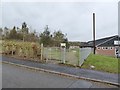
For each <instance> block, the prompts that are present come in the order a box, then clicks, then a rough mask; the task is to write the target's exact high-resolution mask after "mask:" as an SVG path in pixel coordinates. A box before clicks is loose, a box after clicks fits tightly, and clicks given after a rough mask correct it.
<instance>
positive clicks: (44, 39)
mask: <svg viewBox="0 0 120 90" xmlns="http://www.w3.org/2000/svg"><path fill="white" fill-rule="evenodd" d="M44 29H45V30H44V32H43V33H41V34H40V42H41V43H43V45H44V46H50V45H51V40H52V39H51V38H52V37H51V34H50V31H49V28H48V25H46V27H45V28H44Z"/></svg>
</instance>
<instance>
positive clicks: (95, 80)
mask: <svg viewBox="0 0 120 90" xmlns="http://www.w3.org/2000/svg"><path fill="white" fill-rule="evenodd" d="M2 63H3V64H11V65H15V66H19V67H24V68H27V69H32V70H36V71H43V72H47V73H52V74H57V75H62V76H66V77H72V78H76V79H82V80H88V81H94V82H100V83H106V84H110V85H115V86H118V87H120V84H119V83H114V82H109V81H105V80H99V79H93V78H86V77H82V76H77V75H71V74H67V73H61V72H57V71H52V70H47V69H42V68H36V67H30V66H26V65H21V64H15V63H11V62H7V61H2Z"/></svg>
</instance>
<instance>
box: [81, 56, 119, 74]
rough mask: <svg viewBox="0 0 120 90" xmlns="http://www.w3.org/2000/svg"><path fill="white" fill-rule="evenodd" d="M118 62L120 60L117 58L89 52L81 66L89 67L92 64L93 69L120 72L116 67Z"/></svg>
mask: <svg viewBox="0 0 120 90" xmlns="http://www.w3.org/2000/svg"><path fill="white" fill-rule="evenodd" d="M118 64H120V61H119V59H117V58H114V57H108V56H102V55H94V54H90V55H89V56H88V58H87V59H86V60H85V62H84V64H83V65H82V67H81V68H86V69H90V66H91V65H93V66H95V68H94V70H99V71H103V72H109V73H120V71H118V70H120V69H118V68H119V67H118Z"/></svg>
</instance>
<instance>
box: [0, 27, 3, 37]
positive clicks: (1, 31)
mask: <svg viewBox="0 0 120 90" xmlns="http://www.w3.org/2000/svg"><path fill="white" fill-rule="evenodd" d="M2 33H3V29H2V28H0V39H2Z"/></svg>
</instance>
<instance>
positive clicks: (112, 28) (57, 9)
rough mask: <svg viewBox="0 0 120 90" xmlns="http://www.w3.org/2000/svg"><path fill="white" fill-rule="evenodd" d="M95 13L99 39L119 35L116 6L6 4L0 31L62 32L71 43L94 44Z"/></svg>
mask: <svg viewBox="0 0 120 90" xmlns="http://www.w3.org/2000/svg"><path fill="white" fill-rule="evenodd" d="M93 12H95V13H96V38H97V39H98V38H102V37H106V36H112V35H116V34H118V3H117V2H99V3H98V2H66V3H65V2H56V3H55V2H32V3H31V2H19V3H15V2H5V3H2V23H0V27H5V26H7V27H8V28H12V27H13V26H14V25H15V26H18V27H21V24H22V22H24V21H25V22H26V23H27V24H28V26H29V27H30V28H31V29H35V30H36V31H37V32H42V31H43V30H44V27H45V25H48V26H49V28H50V31H51V32H54V30H59V29H60V30H61V31H62V32H63V33H67V37H68V39H69V40H70V41H89V40H92V14H93Z"/></svg>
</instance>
